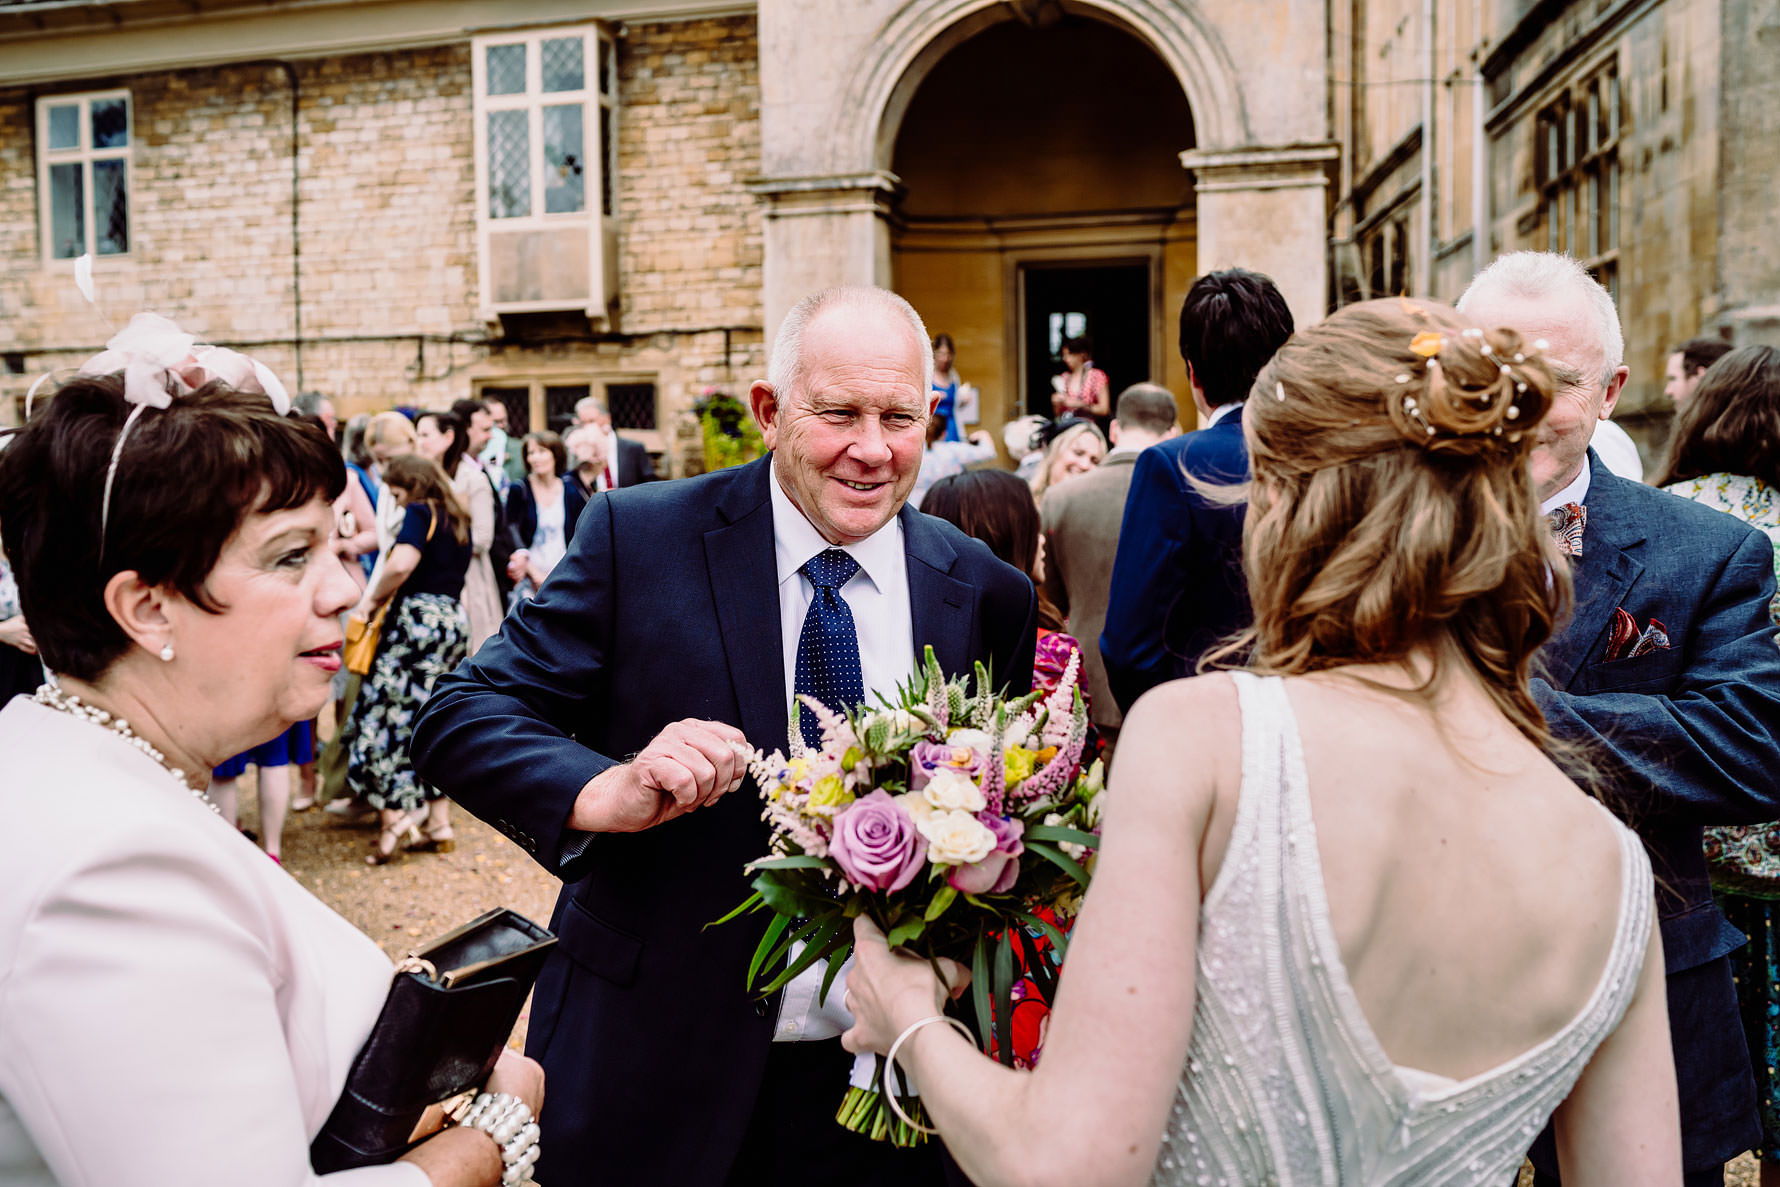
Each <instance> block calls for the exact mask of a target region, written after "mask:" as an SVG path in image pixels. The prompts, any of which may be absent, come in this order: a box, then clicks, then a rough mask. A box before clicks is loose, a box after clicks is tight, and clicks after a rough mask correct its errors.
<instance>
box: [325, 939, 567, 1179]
mask: <svg viewBox="0 0 1780 1187" xmlns="http://www.w3.org/2000/svg"><path fill="white" fill-rule="evenodd" d="M555 943H556V937H555V936H554V935H552V934H551V933H550V932H549V931H547V930H546V929H544V928H541V927H539V926H538V925H537V924H535V923H533V922H532V921H531V920H529V919H527V918H526V917H525V916H523V915H520V914H518V913H517V912H514V911H509V910H506V909H504V908H503V909H499V910H494V911H490V912H489V913H488V914H486V915H483V916H480V917H479V918H476V919H472V920H471V921H470V922H468V923H466V924H464V925H463V926H462V927H460V928H458V929H457V930H456V931H453V932H450V933H448V934H446V935H443V936H440V937H439V938H438V939H437V940H434V941H433V942H432V943H431V944H429V945H427V946H426V947H425V948H422V949H420V950H419V951H417V952H414V953H413V954H411V955H410V956H409V957H408V958H407V959H406V960H404V961H403V962H402V963H401V965H399V966H398V967H397V970H396V975H395V980H394V981H393V982H392V983H391V985H390V987H389V997H388V998H387V999H385V1000H384V1003H383V1012H382V1013H381V1014H379V1015H378V1016H377V1025H376V1026H374V1027H372V1028H371V1036H370V1038H368V1039H366V1040H365V1045H364V1047H363V1048H362V1049H360V1051H359V1053H358V1058H357V1059H355V1060H354V1061H353V1064H352V1071H351V1072H350V1073H349V1074H348V1075H347V1077H346V1089H345V1091H343V1092H342V1093H341V1094H340V1099H339V1101H337V1102H336V1103H335V1105H334V1111H333V1112H332V1113H331V1114H330V1115H329V1116H328V1120H327V1124H326V1125H324V1126H322V1129H321V1133H320V1134H318V1135H317V1136H316V1138H315V1141H314V1142H313V1143H311V1144H310V1147H309V1164H310V1166H311V1167H313V1168H314V1170H315V1173H316V1174H320V1175H325V1174H329V1173H331V1172H333V1171H338V1170H347V1169H349V1168H351V1167H357V1166H378V1165H381V1164H383V1163H387V1162H393V1161H395V1160H396V1159H397V1158H399V1157H401V1155H402V1154H403V1153H404V1152H405V1151H406V1150H407V1149H408V1148H409V1145H410V1144H411V1143H410V1142H409V1138H410V1137H411V1135H412V1134H413V1133H414V1127H415V1125H417V1124H418V1123H419V1121H420V1118H421V1115H422V1114H423V1113H425V1112H426V1110H427V1107H428V1106H429V1105H435V1104H438V1103H439V1102H440V1101H444V1100H448V1099H450V1098H451V1097H453V1096H456V1095H457V1094H458V1093H460V1092H463V1091H465V1090H467V1089H469V1088H472V1087H474V1086H476V1085H479V1084H481V1083H482V1082H483V1081H485V1080H486V1079H488V1074H489V1072H491V1071H493V1070H494V1064H495V1060H496V1059H498V1058H500V1054H501V1048H502V1047H503V1046H504V1045H505V1044H506V1042H507V1038H508V1036H509V1035H511V1034H512V1033H513V1024H514V1023H515V1022H516V1021H518V1019H519V1011H520V1009H521V1008H522V1007H523V1006H524V1005H525V996H526V994H528V993H530V992H531V988H532V982H533V981H535V980H537V976H538V970H539V969H540V968H541V967H542V966H543V963H544V955H545V953H547V952H548V951H549V950H550V947H551V945H553V944H555Z"/></svg>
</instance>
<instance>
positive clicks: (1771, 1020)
mask: <svg viewBox="0 0 1780 1187" xmlns="http://www.w3.org/2000/svg"><path fill="white" fill-rule="evenodd" d="M1657 485H1658V486H1661V487H1662V488H1663V489H1664V490H1667V491H1669V492H1671V493H1673V494H1677V495H1680V496H1682V497H1683V498H1687V499H1692V500H1693V501H1694V502H1696V503H1704V504H1706V506H1708V507H1716V508H1717V509H1718V510H1720V511H1725V512H1728V513H1730V514H1731V515H1734V516H1736V517H1737V518H1738V519H1741V520H1743V521H1744V522H1745V523H1747V524H1749V525H1750V526H1751V527H1755V528H1759V529H1761V530H1762V531H1764V532H1766V533H1767V534H1768V537H1769V539H1771V540H1773V541H1774V542H1775V546H1776V549H1777V550H1780V351H1777V350H1775V349H1774V348H1773V347H1771V346H1745V347H1742V348H1741V349H1738V350H1733V351H1731V352H1730V353H1729V354H1727V355H1725V356H1724V357H1723V358H1721V359H1719V360H1718V362H1716V363H1714V364H1713V365H1712V366H1711V367H1710V368H1709V369H1708V370H1707V371H1706V373H1705V374H1704V375H1703V376H1701V378H1700V381H1699V386H1698V387H1696V388H1695V389H1694V393H1693V398H1692V399H1690V400H1689V401H1688V402H1687V403H1686V404H1684V405H1682V408H1681V411H1680V413H1679V414H1678V416H1677V418H1676V422H1675V433H1674V436H1673V437H1672V439H1671V440H1670V442H1669V458H1668V462H1667V464H1666V466H1665V467H1664V470H1663V473H1662V475H1661V476H1660V477H1659V478H1658V480H1657ZM1774 570H1775V575H1776V576H1780V551H1776V553H1775V560H1774ZM1768 614H1769V617H1770V618H1772V619H1773V621H1774V623H1775V624H1776V625H1780V595H1776V596H1775V599H1774V603H1773V605H1771V606H1770V607H1769V609H1768ZM1706 858H1707V860H1708V861H1709V862H1710V863H1711V866H1712V882H1713V887H1714V889H1715V891H1716V892H1717V896H1718V902H1719V906H1720V907H1722V908H1723V910H1724V914H1725V918H1727V919H1729V920H1730V921H1731V923H1732V924H1733V925H1735V926H1736V927H1737V928H1738V929H1739V930H1740V931H1742V932H1743V933H1744V934H1745V935H1747V936H1748V937H1749V943H1748V945H1747V946H1745V947H1743V948H1740V949H1738V950H1737V951H1735V952H1733V953H1731V957H1730V958H1731V969H1732V973H1733V975H1734V976H1735V978H1736V982H1737V998H1738V1001H1739V1002H1740V1003H1741V1004H1742V1009H1743V1030H1744V1033H1745V1035H1746V1036H1747V1038H1748V1040H1749V1055H1750V1062H1751V1063H1752V1064H1753V1065H1754V1069H1755V1084H1756V1089H1757V1092H1758V1099H1759V1103H1760V1107H1761V1121H1762V1145H1761V1149H1760V1150H1758V1151H1757V1154H1758V1156H1759V1157H1760V1159H1761V1182H1762V1187H1777V1185H1780V1074H1777V1073H1776V1071H1775V1069H1776V1068H1777V1067H1780V937H1776V936H1775V934H1774V924H1775V918H1774V917H1775V913H1776V910H1775V909H1776V907H1777V906H1780V902H1777V901H1776V900H1780V824H1756V825H1739V826H1733V827H1721V828H1709V829H1707V830H1706Z"/></svg>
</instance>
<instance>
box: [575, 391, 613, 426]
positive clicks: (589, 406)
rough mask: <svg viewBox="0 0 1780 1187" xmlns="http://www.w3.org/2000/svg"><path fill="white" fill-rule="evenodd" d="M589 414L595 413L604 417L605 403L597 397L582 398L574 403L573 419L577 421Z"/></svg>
mask: <svg viewBox="0 0 1780 1187" xmlns="http://www.w3.org/2000/svg"><path fill="white" fill-rule="evenodd" d="M589 412H597V413H599V414H600V415H601V416H605V415H606V402H605V401H604V400H602V399H600V398H599V397H598V396H582V397H581V398H580V399H579V400H576V401H575V418H576V419H577V420H579V419H580V418H581V417H584V416H586V415H587V414H588V413H589Z"/></svg>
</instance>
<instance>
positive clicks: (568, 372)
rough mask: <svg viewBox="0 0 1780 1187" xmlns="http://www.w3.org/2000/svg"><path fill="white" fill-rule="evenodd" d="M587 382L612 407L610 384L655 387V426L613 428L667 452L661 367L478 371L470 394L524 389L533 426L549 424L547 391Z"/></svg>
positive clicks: (590, 390) (653, 449)
mask: <svg viewBox="0 0 1780 1187" xmlns="http://www.w3.org/2000/svg"><path fill="white" fill-rule="evenodd" d="M583 384H585V385H586V387H587V391H588V394H589V395H594V396H598V397H599V398H600V399H602V400H604V401H605V402H606V407H607V408H608V409H609V408H610V407H611V406H612V397H611V394H610V392H608V391H607V389H608V388H610V387H615V386H624V385H627V384H648V385H650V386H651V387H653V388H654V389H655V427H654V428H653V429H638V428H631V427H629V426H626V425H619V424H614V425H613V428H614V429H616V430H617V431H618V432H619V433H622V434H624V435H625V436H627V437H631V438H634V439H635V440H638V441H641V442H642V443H643V444H644V445H645V446H646V447H647V448H648V450H649V452H651V453H654V454H660V453H664V452H666V449H667V442H668V435H669V434H668V426H667V424H666V421H665V420H664V416H663V407H662V384H661V374H660V372H658V371H648V370H637V371H618V370H613V371H607V370H594V369H591V368H587V367H578V368H564V369H561V370H557V369H552V368H547V367H546V368H539V369H537V370H527V371H522V372H518V373H515V374H507V375H500V374H488V375H477V376H475V377H474V378H472V379H471V380H470V394H471V395H473V396H475V397H476V398H477V399H482V398H483V396H484V393H485V392H486V391H488V390H490V389H496V390H503V389H504V390H511V389H515V388H523V389H525V391H526V393H527V396H526V408H527V413H526V420H527V421H528V422H529V423H530V425H531V426H532V427H533V428H538V427H540V426H541V427H544V428H549V427H550V426H549V424H548V423H547V421H548V414H547V411H546V405H545V398H544V392H545V389H546V388H552V387H575V386H580V385H583Z"/></svg>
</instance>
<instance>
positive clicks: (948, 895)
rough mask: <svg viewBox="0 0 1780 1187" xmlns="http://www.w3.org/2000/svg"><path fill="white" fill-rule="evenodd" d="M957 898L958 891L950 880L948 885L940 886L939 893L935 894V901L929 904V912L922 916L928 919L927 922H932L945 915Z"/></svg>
mask: <svg viewBox="0 0 1780 1187" xmlns="http://www.w3.org/2000/svg"><path fill="white" fill-rule="evenodd" d="M957 900H958V891H957V889H956V888H955V887H953V886H952V884H951V883H949V882H948V883H947V884H946V885H944V886H942V887H940V889H939V893H938V894H936V895H934V896H933V901H932V902H930V903H928V904H927V912H926V914H925V915H924V916H922V917H923V918H924V919H926V920H927V922H929V923H932V922H933V921H934V920H935V919H938V918H939V917H940V916H941V915H944V914H945V913H946V908H947V907H949V906H951V905H952V904H953V903H954V902H956V901H957Z"/></svg>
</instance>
